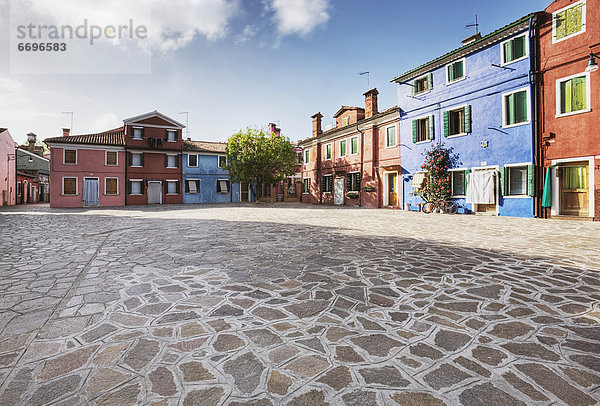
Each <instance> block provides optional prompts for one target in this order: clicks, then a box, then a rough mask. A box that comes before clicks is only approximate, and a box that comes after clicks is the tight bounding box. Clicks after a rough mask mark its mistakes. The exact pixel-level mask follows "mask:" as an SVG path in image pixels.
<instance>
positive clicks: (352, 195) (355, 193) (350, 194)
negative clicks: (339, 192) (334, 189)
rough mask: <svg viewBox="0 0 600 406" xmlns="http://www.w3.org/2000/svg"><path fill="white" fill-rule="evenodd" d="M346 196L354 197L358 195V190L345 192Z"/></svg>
mask: <svg viewBox="0 0 600 406" xmlns="http://www.w3.org/2000/svg"><path fill="white" fill-rule="evenodd" d="M346 197H347V198H348V199H356V198H357V197H358V192H347V193H346Z"/></svg>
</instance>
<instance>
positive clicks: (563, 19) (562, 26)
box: [552, 1, 586, 43]
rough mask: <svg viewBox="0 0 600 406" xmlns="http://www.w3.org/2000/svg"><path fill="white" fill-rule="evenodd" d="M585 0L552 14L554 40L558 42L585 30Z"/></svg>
mask: <svg viewBox="0 0 600 406" xmlns="http://www.w3.org/2000/svg"><path fill="white" fill-rule="evenodd" d="M585 14H586V13H585V1H579V2H577V3H575V4H573V5H570V6H567V7H565V8H563V9H560V10H558V11H556V12H554V13H553V14H552V42H553V43H556V42H559V41H562V40H565V39H567V38H571V37H573V36H575V35H577V34H581V33H582V32H585Z"/></svg>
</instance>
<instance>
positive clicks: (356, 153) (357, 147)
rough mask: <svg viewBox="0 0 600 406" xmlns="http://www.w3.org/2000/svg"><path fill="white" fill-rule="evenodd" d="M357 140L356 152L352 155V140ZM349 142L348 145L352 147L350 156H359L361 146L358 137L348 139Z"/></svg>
mask: <svg viewBox="0 0 600 406" xmlns="http://www.w3.org/2000/svg"><path fill="white" fill-rule="evenodd" d="M354 139H355V140H356V152H355V153H352V140H354ZM348 141H350V142H349V143H348V144H349V145H350V153H349V154H348V155H349V156H353V155H358V154H359V151H360V145H359V144H358V141H359V140H358V136H357V135H355V136H353V137H350V138H348Z"/></svg>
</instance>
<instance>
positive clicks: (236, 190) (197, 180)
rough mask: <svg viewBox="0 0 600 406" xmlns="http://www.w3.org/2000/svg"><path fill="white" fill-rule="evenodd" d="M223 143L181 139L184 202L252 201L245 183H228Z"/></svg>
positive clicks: (224, 144) (252, 198)
mask: <svg viewBox="0 0 600 406" xmlns="http://www.w3.org/2000/svg"><path fill="white" fill-rule="evenodd" d="M226 146H227V144H226V143H223V142H205V141H192V140H186V141H184V149H183V203H228V202H240V201H241V199H242V195H243V196H244V201H253V200H254V197H253V194H252V193H251V191H249V187H248V185H247V184H244V185H243V186H244V190H242V185H241V184H239V183H233V184H232V183H231V181H230V180H229V173H228V172H227V170H225V169H224V166H225V164H226V162H227V156H226V154H225V147H226Z"/></svg>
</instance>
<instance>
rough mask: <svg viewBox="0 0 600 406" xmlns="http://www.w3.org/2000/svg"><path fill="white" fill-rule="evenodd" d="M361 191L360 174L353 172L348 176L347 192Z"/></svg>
mask: <svg viewBox="0 0 600 406" xmlns="http://www.w3.org/2000/svg"><path fill="white" fill-rule="evenodd" d="M359 190H360V172H351V173H349V174H348V175H346V192H358V191H359Z"/></svg>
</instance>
